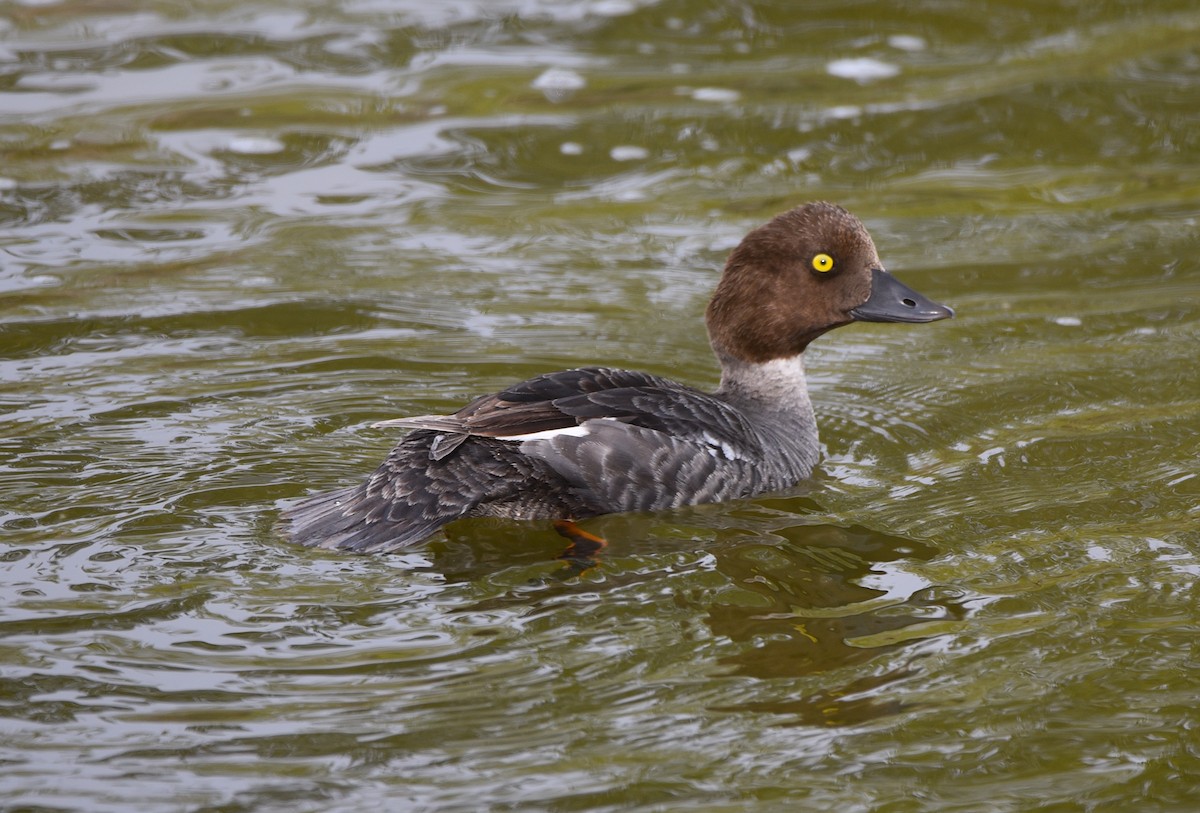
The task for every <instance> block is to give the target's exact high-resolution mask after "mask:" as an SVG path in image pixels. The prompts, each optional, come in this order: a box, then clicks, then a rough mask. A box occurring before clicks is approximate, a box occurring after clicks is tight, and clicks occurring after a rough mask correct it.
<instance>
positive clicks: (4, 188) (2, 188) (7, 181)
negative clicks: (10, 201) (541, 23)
mask: <svg viewBox="0 0 1200 813" xmlns="http://www.w3.org/2000/svg"><path fill="white" fill-rule="evenodd" d="M17 186H18V184H17V182H16V181H14V180H13V179H12V178H4V177H0V192H10V191H12V190H13V189H16V188H17Z"/></svg>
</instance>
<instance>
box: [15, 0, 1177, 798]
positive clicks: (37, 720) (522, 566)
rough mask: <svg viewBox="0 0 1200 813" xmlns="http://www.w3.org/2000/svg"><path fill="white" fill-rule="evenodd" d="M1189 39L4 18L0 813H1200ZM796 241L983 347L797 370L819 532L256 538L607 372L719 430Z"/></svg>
mask: <svg viewBox="0 0 1200 813" xmlns="http://www.w3.org/2000/svg"><path fill="white" fill-rule="evenodd" d="M1198 31H1200V15H1198V12H1197V10H1196V8H1195V3H1194V2H1191V0H1163V1H1162V2H1156V3H1153V4H1150V3H1142V4H1139V3H1121V4H1112V3H1110V4H1090V5H1086V4H1080V3H1076V2H1068V1H1067V0H1062V1H1061V2H1042V0H1038V2H1033V1H1032V0H1029V2H1022V1H1020V0H1018V1H1017V2H1009V3H1004V4H1000V3H994V2H993V3H986V4H983V5H970V6H968V5H961V6H954V5H947V4H938V3H929V2H921V0H915V1H914V2H907V3H902V4H883V3H857V4H838V3H826V4H811V3H807V4H780V3H759V2H748V3H738V4H712V3H709V4H705V3H696V2H691V0H664V1H663V2H640V1H637V0H633V1H630V0H615V1H614V0H514V2H506V3H504V4H502V7H501V6H499V5H497V4H494V3H482V2H474V1H473V0H455V1H454V2H439V3H417V2H410V1H409V0H401V1H399V2H388V3H377V2H351V3H343V4H337V5H336V6H331V5H330V4H316V3H312V2H299V3H296V2H290V3H287V4H278V3H273V2H272V1H271V0H266V2H262V3H257V4H254V5H251V6H247V5H245V4H229V3H215V4H214V3H204V4H198V3H186V2H185V3H182V4H180V3H172V4H164V3H161V2H148V3H141V4H121V3H100V4H97V3H80V2H74V1H73V0H64V2H53V1H51V2H32V0H31V1H30V2H17V3H10V4H8V5H7V6H4V7H3V8H0V380H3V381H4V382H5V386H4V387H3V388H2V390H3V391H2V392H0V529H2V530H3V534H2V535H0V587H2V588H3V595H4V600H3V601H0V720H2V721H3V722H2V724H0V728H2V729H3V731H4V733H5V742H4V744H3V745H0V760H3V766H4V770H3V777H2V778H0V787H2V788H3V795H4V799H5V803H7V804H9V805H16V806H23V807H27V808H33V807H41V808H45V809H62V810H88V811H109V810H112V811H122V813H124V811H127V810H128V809H129V806H130V804H131V802H130V801H129V799H130V796H129V786H130V785H129V782H130V777H136V780H137V781H136V785H137V791H138V798H139V799H140V800H143V805H144V806H145V807H146V808H147V809H149V808H154V809H167V808H179V809H188V810H197V811H199V810H216V809H221V810H231V811H233V810H247V811H248V810H255V811H264V810H265V811H270V810H289V811H291V810H299V809H304V810H308V809H313V810H316V809H321V810H323V811H347V813H348V812H349V811H358V810H362V809H364V808H369V807H372V806H377V807H380V808H381V809H393V808H395V807H396V806H397V805H403V806H407V807H408V808H410V809H418V810H434V809H436V810H468V809H469V810H474V809H477V808H478V807H479V806H480V805H484V806H491V807H495V808H497V809H504V808H508V809H522V810H524V809H538V810H543V809H544V810H583V809H598V810H615V809H635V808H636V809H661V810H676V809H679V810H682V809H688V810H692V809H730V810H751V809H753V810H758V809H762V807H763V806H764V805H765V806H768V807H770V806H775V807H779V808H781V809H783V808H786V809H837V810H868V809H872V810H874V809H880V810H882V809H899V808H904V809H912V810H914V811H926V810H928V811H941V810H950V809H963V810H976V809H984V808H988V809H992V808H994V809H1003V810H1024V809H1028V808H1029V806H1030V805H1031V804H1035V805H1042V806H1046V807H1063V808H1068V807H1072V806H1076V807H1085V808H1089V809H1105V810H1107V809H1112V810H1121V809H1128V808H1130V807H1131V806H1134V805H1136V806H1141V807H1151V808H1155V809H1163V810H1190V809H1191V808H1192V807H1193V806H1194V801H1193V800H1192V799H1191V795H1192V789H1191V786H1190V785H1189V784H1188V783H1187V782H1181V781H1180V777H1188V776H1193V775H1195V774H1197V772H1198V771H1200V768H1197V766H1196V759H1197V755H1196V753H1195V747H1194V744H1193V743H1192V742H1191V740H1190V739H1189V738H1188V737H1189V733H1190V732H1192V731H1194V729H1195V728H1196V726H1197V724H1198V722H1197V715H1196V712H1195V702H1194V695H1195V687H1194V685H1193V684H1194V681H1193V680H1192V679H1191V677H1190V676H1191V675H1192V674H1193V673H1194V672H1195V668H1196V664H1195V662H1194V661H1195V657H1194V654H1193V653H1194V650H1195V647H1194V645H1193V644H1194V639H1195V631H1196V627H1197V623H1198V619H1197V611H1196V607H1197V606H1200V601H1198V600H1197V599H1198V596H1197V587H1196V578H1195V577H1196V574H1197V572H1200V565H1198V563H1197V562H1198V558H1197V557H1198V553H1200V539H1198V538H1197V535H1196V533H1195V531H1194V530H1193V529H1192V526H1193V525H1194V524H1195V523H1194V521H1195V520H1196V518H1197V513H1198V511H1200V509H1198V506H1200V472H1197V470H1196V468H1197V467H1196V460H1198V459H1200V445H1198V444H1200V440H1198V438H1200V431H1198V430H1200V427H1198V425H1197V415H1198V412H1197V396H1196V391H1195V381H1194V378H1195V376H1194V374H1193V372H1192V371H1193V368H1194V366H1195V363H1194V362H1195V348H1196V346H1197V340H1200V317H1198V311H1197V302H1200V266H1198V265H1197V263H1196V261H1195V257H1196V250H1195V249H1196V240H1195V235H1196V234H1197V227H1198V225H1200V208H1198V207H1197V203H1196V202H1197V200H1200V195H1198V194H1197V193H1198V191H1200V175H1198V170H1197V164H1196V162H1195V160H1194V157H1195V155H1196V153H1197V149H1200V143H1198V141H1197V139H1198V138H1200V135H1198V134H1200V127H1197V126H1196V125H1197V120H1196V104H1195V98H1194V97H1195V84H1196V82H1195V77H1196V72H1197V69H1198V68H1200V52H1198V51H1197V46H1196V42H1197V37H1196V35H1197V32H1198ZM812 198H825V199H833V200H836V201H838V202H840V203H843V204H844V205H846V206H848V207H849V208H851V209H852V210H854V211H855V212H857V213H858V214H860V215H862V216H863V217H864V219H865V220H866V222H867V223H868V225H869V227H870V228H871V231H872V233H873V235H874V236H875V238H876V242H877V243H878V245H879V248H880V252H881V256H882V258H883V260H884V262H885V263H886V265H887V266H888V267H889V269H891V270H893V271H895V272H897V273H898V275H900V276H901V277H902V278H903V279H905V281H907V282H910V283H911V284H913V285H914V286H915V287H916V288H918V289H919V290H922V291H925V292H927V293H929V294H931V295H936V296H937V298H938V299H940V300H943V301H946V302H948V303H951V304H953V305H954V306H955V307H956V309H957V310H958V313H959V318H957V319H955V320H953V321H952V322H946V323H942V324H941V325H939V326H938V329H937V330H936V331H928V330H926V331H916V330H905V329H902V328H898V327H897V326H864V325H859V326H853V327H848V328H845V329H843V330H839V331H837V332H835V333H833V334H831V335H829V336H826V337H823V338H822V339H821V340H820V341H819V342H817V343H816V344H815V345H814V346H813V348H812V349H811V352H810V358H809V359H808V369H809V371H810V382H811V385H812V394H813V400H814V403H815V405H816V408H817V412H818V418H819V422H820V425H821V432H822V442H823V445H824V446H823V448H824V452H825V455H824V461H823V463H822V465H821V468H820V470H819V471H818V473H817V474H816V476H815V477H814V478H813V481H812V482H810V483H808V484H805V486H804V487H803V488H802V489H801V490H800V491H799V492H798V493H797V495H792V496H786V497H772V498H765V499H761V500H755V501H751V502H747V503H739V504H733V505H726V506H708V507H700V508H695V509H691V510H688V511H683V512H676V513H672V514H668V515H662V516H652V517H647V516H621V517H604V518H597V519H595V520H591V521H589V522H588V524H587V527H588V529H589V530H592V531H594V532H597V533H600V534H602V535H604V536H605V537H606V538H608V539H609V540H610V547H609V549H608V550H606V551H605V553H604V555H603V557H602V559H601V560H600V562H599V563H598V564H597V565H596V566H595V567H592V568H588V569H583V570H582V571H580V570H579V569H575V570H572V569H570V568H569V567H568V563H565V562H563V561H562V560H560V559H559V558H558V557H559V556H560V554H561V553H562V550H563V540H562V539H561V538H560V537H558V536H557V535H556V534H555V533H554V532H553V531H552V530H551V529H550V528H549V527H548V526H545V525H540V524H537V523H532V524H525V525H521V524H511V523H510V524H496V523H488V522H474V521H472V522H463V523H459V524H457V525H455V526H453V527H452V528H450V529H448V533H447V534H446V535H444V536H439V537H438V538H435V539H434V540H431V541H430V542H429V543H428V544H427V545H424V546H421V547H419V548H416V549H414V550H412V551H408V552H405V553H403V554H400V555H397V556H391V557H365V558H364V557H346V556H337V555H333V554H328V553H324V552H315V551H308V550H304V549H297V548H293V547H292V546H290V545H287V544H286V543H284V542H282V541H281V540H280V539H278V538H277V537H276V536H275V534H274V532H273V530H272V528H273V524H274V520H275V508H276V506H277V505H278V504H279V503H280V502H282V501H287V500H290V499H293V498H296V497H298V496H300V495H302V494H304V493H306V492H308V491H310V490H317V489H322V488H331V487H334V486H337V485H341V484H344V483H348V482H353V481H355V480H357V479H359V478H360V477H362V476H364V475H365V474H366V472H368V471H369V470H370V469H371V468H372V467H373V466H374V464H375V463H376V462H377V461H378V459H379V458H380V457H381V456H382V455H383V454H384V453H385V452H386V451H387V449H388V448H389V447H390V446H391V445H392V444H393V443H394V442H395V440H396V437H395V436H394V435H392V434H388V433H384V432H380V431H378V430H372V429H369V428H367V427H369V425H370V424H371V423H372V422H373V421H377V420H381V419H385V418H392V417H396V416H398V415H412V414H427V413H437V412H442V411H445V410H447V409H453V408H454V407H456V406H457V405H461V404H462V403H464V402H465V401H466V400H468V399H469V398H471V397H473V396H475V395H478V394H480V393H484V392H491V391H496V390H498V389H500V388H501V387H503V386H505V385H506V384H509V383H511V382H513V381H517V380H521V379H523V378H526V377H528V376H530V375H534V374H537V373H540V372H545V371H547V370H551V369H561V368H566V367H571V366H577V365H580V364H591V363H600V364H611V365H617V366H629V367H634V368H638V369H644V370H648V371H650V372H653V373H659V374H664V375H669V376H671V377H673V378H677V379H680V380H682V381H685V382H687V383H690V384H695V385H698V386H705V387H711V386H713V385H714V384H715V383H716V381H715V379H716V368H715V365H714V363H713V361H712V359H711V356H710V354H709V351H708V348H707V342H706V337H705V335H704V331H703V325H702V321H701V314H702V312H703V307H704V303H705V300H706V298H707V296H708V293H709V291H710V290H711V288H712V286H713V284H714V282H715V280H716V275H717V272H718V270H719V268H720V265H721V263H722V261H723V258H724V255H725V253H726V252H727V251H728V250H729V249H730V248H731V247H732V246H733V245H734V244H735V243H736V242H737V240H738V239H739V238H740V237H741V235H742V234H743V233H744V232H745V231H746V230H747V229H749V228H751V227H753V226H754V225H757V224H758V223H760V222H762V221H763V220H765V219H766V218H767V217H769V216H770V215H772V214H775V213H777V212H778V211H781V210H783V209H786V208H789V207H791V206H792V205H795V204H796V203H799V202H801V201H803V200H807V199H812ZM775 724H778V725H775ZM797 726H800V727H803V728H805V729H806V730H805V731H804V732H803V736H797V732H796V727H797ZM1031 799H1033V800H1035V801H1034V802H1031V801H1030V800H1031ZM398 800H399V801H398Z"/></svg>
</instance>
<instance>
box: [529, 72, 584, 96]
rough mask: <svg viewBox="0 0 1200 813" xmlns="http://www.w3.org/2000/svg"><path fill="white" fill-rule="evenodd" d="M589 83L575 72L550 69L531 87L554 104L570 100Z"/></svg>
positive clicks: (534, 81) (535, 80)
mask: <svg viewBox="0 0 1200 813" xmlns="http://www.w3.org/2000/svg"><path fill="white" fill-rule="evenodd" d="M586 84H587V82H586V81H585V80H584V78H583V77H582V76H580V75H579V74H577V73H575V71H572V70H568V69H566V68H549V69H547V70H546V71H545V72H544V73H542V75H541V76H539V77H538V78H537V79H534V80H533V83H532V84H531V85H530V87H532V88H533V89H534V90H540V91H541V92H542V94H543V95H544V96H545V97H546V98H547V99H549V100H550V101H552V102H561V101H564V100H566V99H569V98H570V97H571V96H573V95H574V94H575V91H577V90H579V89H580V88H582V87H584V86H585V85H586Z"/></svg>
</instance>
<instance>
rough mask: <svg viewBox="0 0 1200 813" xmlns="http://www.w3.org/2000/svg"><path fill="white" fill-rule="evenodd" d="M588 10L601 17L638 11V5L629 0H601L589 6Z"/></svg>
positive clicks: (618, 15)
mask: <svg viewBox="0 0 1200 813" xmlns="http://www.w3.org/2000/svg"><path fill="white" fill-rule="evenodd" d="M588 11H589V12H591V13H592V14H595V15H597V16H600V17H620V16H622V15H624V14H632V13H633V12H635V11H637V6H636V5H635V4H633V3H631V2H629V0H600V2H597V3H592V4H591V5H590V6H588Z"/></svg>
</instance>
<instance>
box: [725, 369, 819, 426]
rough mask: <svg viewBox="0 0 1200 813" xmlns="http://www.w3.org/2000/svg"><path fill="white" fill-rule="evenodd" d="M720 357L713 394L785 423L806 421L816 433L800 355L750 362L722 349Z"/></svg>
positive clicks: (804, 422)
mask: <svg viewBox="0 0 1200 813" xmlns="http://www.w3.org/2000/svg"><path fill="white" fill-rule="evenodd" d="M720 359H721V386H720V388H719V389H718V390H717V395H719V396H721V397H722V398H724V399H725V400H727V401H729V402H730V403H732V404H736V405H737V406H738V407H740V408H742V409H744V410H747V411H750V412H757V413H766V414H769V415H771V416H772V417H774V418H775V419H776V420H780V419H783V420H784V422H786V423H795V422H799V423H802V424H807V425H809V426H811V427H812V431H813V433H814V434H815V433H816V426H817V424H816V419H815V418H814V417H813V408H812V401H810V400H809V398H808V385H807V384H806V383H805V381H804V357H803V356H800V355H797V356H792V357H791V358H783V359H773V360H771V361H763V362H751V361H743V360H742V359H737V358H733V357H731V356H727V355H725V354H723V353H722V354H720Z"/></svg>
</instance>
